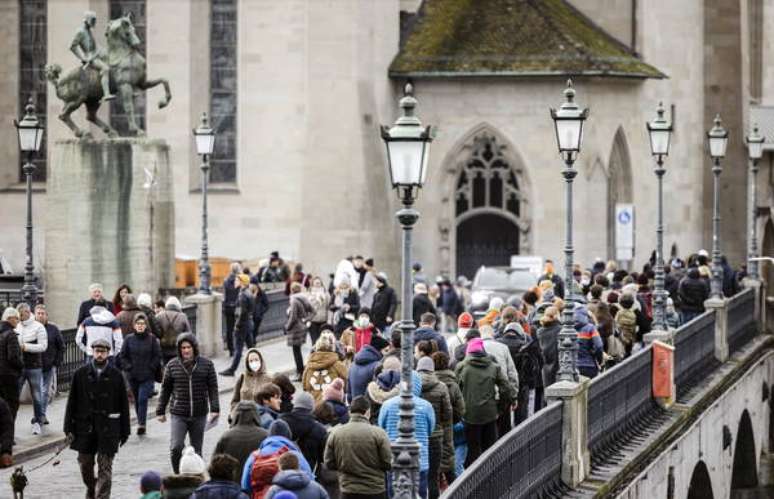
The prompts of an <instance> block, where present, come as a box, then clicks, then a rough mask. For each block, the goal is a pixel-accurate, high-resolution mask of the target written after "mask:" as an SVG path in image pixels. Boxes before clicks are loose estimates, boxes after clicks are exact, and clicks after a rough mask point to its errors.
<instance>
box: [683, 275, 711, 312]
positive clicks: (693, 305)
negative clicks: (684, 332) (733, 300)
mask: <svg viewBox="0 0 774 499" xmlns="http://www.w3.org/2000/svg"><path fill="white" fill-rule="evenodd" d="M677 294H678V296H679V297H680V322H681V323H682V324H685V323H686V322H688V321H690V320H692V319H693V318H694V317H697V316H699V315H701V314H702V313H703V312H704V302H705V301H706V300H707V298H709V294H710V289H709V286H708V285H707V283H706V282H705V281H704V280H703V279H702V278H701V277H700V276H699V269H697V268H696V267H691V268H690V269H688V275H687V276H685V277H684V278H683V280H682V281H680V287H679V288H678V291H677Z"/></svg>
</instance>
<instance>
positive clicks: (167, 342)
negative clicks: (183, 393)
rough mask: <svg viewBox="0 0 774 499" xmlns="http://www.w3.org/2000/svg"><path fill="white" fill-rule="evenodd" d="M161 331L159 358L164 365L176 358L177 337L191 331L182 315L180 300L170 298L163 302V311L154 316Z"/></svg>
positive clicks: (186, 318)
mask: <svg viewBox="0 0 774 499" xmlns="http://www.w3.org/2000/svg"><path fill="white" fill-rule="evenodd" d="M156 320H157V321H158V323H159V329H160V330H161V337H160V338H159V341H160V342H161V358H162V359H163V361H164V364H165V365H166V364H167V363H168V362H169V361H170V360H172V359H174V358H175V357H177V354H178V347H177V337H178V336H179V335H181V334H183V333H188V332H190V331H191V325H190V324H189V323H188V317H186V316H185V314H184V313H183V307H182V306H181V305H180V300H178V299H177V297H175V296H170V297H168V298H167V300H166V301H165V302H164V310H163V311H161V312H159V313H158V314H157V315H156Z"/></svg>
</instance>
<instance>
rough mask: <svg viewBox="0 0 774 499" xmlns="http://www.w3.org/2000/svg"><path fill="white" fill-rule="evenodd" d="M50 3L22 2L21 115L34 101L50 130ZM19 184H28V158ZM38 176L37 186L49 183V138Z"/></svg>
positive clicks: (37, 161) (41, 0)
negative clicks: (48, 79) (26, 166)
mask: <svg viewBox="0 0 774 499" xmlns="http://www.w3.org/2000/svg"><path fill="white" fill-rule="evenodd" d="M47 8H48V6H47V0H20V1H19V99H18V101H17V102H18V103H19V111H18V113H17V115H18V116H22V115H23V114H24V106H26V105H27V101H28V100H29V99H30V97H32V100H33V102H34V103H35V109H36V114H37V117H38V120H40V123H41V124H42V125H43V126H46V121H47V120H46V105H47V99H46V84H47V82H46V77H45V75H44V73H43V69H44V67H45V66H46V51H47V45H48V35H47V27H48V26H47V24H48V12H47ZM19 160H20V161H19V181H21V182H24V181H25V180H26V178H25V175H24V172H23V171H22V166H23V165H24V163H25V162H26V160H27V158H25V157H21V158H19ZM33 163H35V166H36V167H37V168H35V172H34V174H33V176H32V178H33V180H34V181H36V182H45V180H46V135H45V134H44V135H43V143H42V144H41V146H40V151H39V152H38V153H36V154H35V155H34V157H33Z"/></svg>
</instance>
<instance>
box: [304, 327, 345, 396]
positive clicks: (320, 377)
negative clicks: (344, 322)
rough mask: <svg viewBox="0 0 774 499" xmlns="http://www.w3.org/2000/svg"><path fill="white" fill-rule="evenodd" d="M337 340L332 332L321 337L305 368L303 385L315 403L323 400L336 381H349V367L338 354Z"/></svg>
mask: <svg viewBox="0 0 774 499" xmlns="http://www.w3.org/2000/svg"><path fill="white" fill-rule="evenodd" d="M335 340H336V338H335V337H334V336H333V334H332V333H330V332H327V333H325V334H323V335H322V336H320V338H319V339H318V340H317V343H315V345H314V351H313V352H312V353H311V354H310V355H309V359H308V360H307V362H306V367H305V368H304V375H303V377H302V385H303V387H304V391H305V392H307V393H309V394H310V395H312V397H313V398H314V401H315V403H317V402H319V401H320V400H321V399H322V396H323V392H324V391H325V389H326V388H328V387H329V386H330V385H331V384H332V383H333V381H334V380H336V379H341V380H342V381H346V379H347V367H346V366H345V365H344V363H343V362H342V361H341V360H340V359H339V354H338V353H336V346H335V345H334V341H335Z"/></svg>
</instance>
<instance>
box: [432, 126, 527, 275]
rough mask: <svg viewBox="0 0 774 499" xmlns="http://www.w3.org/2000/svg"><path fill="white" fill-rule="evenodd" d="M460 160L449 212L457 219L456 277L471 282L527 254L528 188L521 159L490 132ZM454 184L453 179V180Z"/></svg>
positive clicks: (474, 140) (475, 137) (472, 141)
mask: <svg viewBox="0 0 774 499" xmlns="http://www.w3.org/2000/svg"><path fill="white" fill-rule="evenodd" d="M469 137H470V138H469V139H468V140H466V141H465V142H464V143H463V145H462V146H461V147H459V148H458V151H457V154H456V158H455V159H456V165H457V168H455V169H454V170H453V172H454V178H453V182H454V183H453V186H452V189H450V190H451V192H450V194H451V195H450V196H449V198H450V199H449V198H447V199H445V200H444V201H452V200H453V205H452V206H449V208H450V210H451V211H453V214H454V222H455V224H454V225H455V230H454V231H453V233H454V249H455V258H454V273H455V274H456V275H458V276H460V275H464V276H466V277H468V278H472V277H473V275H474V274H475V271H476V269H478V267H479V266H481V265H508V264H509V262H510V257H511V255H515V254H519V253H525V252H529V228H530V227H529V223H528V221H527V220H528V218H527V213H528V210H529V202H528V198H527V196H526V194H525V191H526V189H525V184H526V183H527V181H526V178H525V175H524V172H523V168H521V167H520V163H519V161H518V158H517V156H515V155H514V154H513V153H512V152H511V148H510V147H509V146H507V145H506V141H505V140H504V139H502V138H500V137H499V135H498V134H497V133H495V132H493V131H491V130H490V129H488V128H487V127H482V128H479V129H478V130H477V131H476V132H474V133H473V134H471V135H469ZM450 180H451V179H450Z"/></svg>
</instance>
